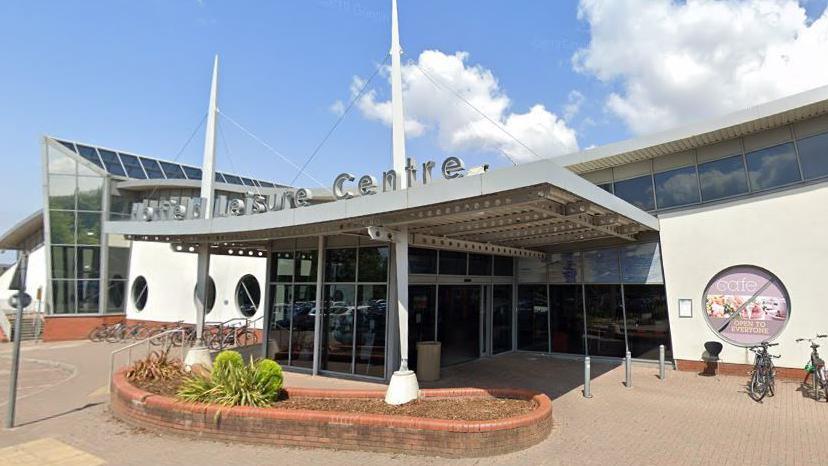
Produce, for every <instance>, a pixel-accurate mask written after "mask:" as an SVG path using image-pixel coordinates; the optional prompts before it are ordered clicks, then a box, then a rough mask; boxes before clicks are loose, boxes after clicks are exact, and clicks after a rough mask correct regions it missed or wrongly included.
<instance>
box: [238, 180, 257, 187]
mask: <svg viewBox="0 0 828 466" xmlns="http://www.w3.org/2000/svg"><path fill="white" fill-rule="evenodd" d="M241 180H242V183H244V185H245V186H252V187H254V188H255V187H256V183H254V182H253V180H251V179H250V178H242V179H241Z"/></svg>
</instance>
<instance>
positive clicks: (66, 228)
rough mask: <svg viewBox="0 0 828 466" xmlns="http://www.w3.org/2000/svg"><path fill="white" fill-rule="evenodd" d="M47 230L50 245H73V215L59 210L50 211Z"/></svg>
mask: <svg viewBox="0 0 828 466" xmlns="http://www.w3.org/2000/svg"><path fill="white" fill-rule="evenodd" d="M49 230H50V239H51V240H52V244H74V243H75V213H74V212H66V211H61V210H50V211H49Z"/></svg>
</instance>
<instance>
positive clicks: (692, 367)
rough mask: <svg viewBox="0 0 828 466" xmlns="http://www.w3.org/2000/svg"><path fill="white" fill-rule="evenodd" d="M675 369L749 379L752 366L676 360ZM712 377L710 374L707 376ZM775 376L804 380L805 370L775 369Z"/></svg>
mask: <svg viewBox="0 0 828 466" xmlns="http://www.w3.org/2000/svg"><path fill="white" fill-rule="evenodd" d="M676 367H677V368H678V370H680V371H686V372H698V373H703V372H713V373H715V374H720V375H733V376H744V377H749V376H750V373H751V371H752V370H753V366H752V365H749V364H732V363H727V362H720V363H714V364H713V366H708V363H706V362H704V361H689V360H686V359H676ZM708 375H712V374H708ZM776 376H777V377H778V378H781V379H788V380H800V381H801V380H803V379H804V378H805V369H804V368H803V369H793V368H790V367H777V368H776Z"/></svg>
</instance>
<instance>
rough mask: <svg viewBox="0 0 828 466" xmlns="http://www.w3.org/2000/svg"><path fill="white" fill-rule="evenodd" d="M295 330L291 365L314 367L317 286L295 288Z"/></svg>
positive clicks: (292, 338)
mask: <svg viewBox="0 0 828 466" xmlns="http://www.w3.org/2000/svg"><path fill="white" fill-rule="evenodd" d="M291 312H292V316H293V330H292V331H291V337H290V342H291V343H290V364H291V365H292V366H297V367H306V368H309V369H310V368H312V367H313V348H314V336H313V335H314V332H313V330H314V325H315V320H316V285H295V286H294V287H293V307H292V309H291Z"/></svg>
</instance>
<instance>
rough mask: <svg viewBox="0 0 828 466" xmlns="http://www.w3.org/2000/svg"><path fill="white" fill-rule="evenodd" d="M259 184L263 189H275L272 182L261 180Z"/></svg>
mask: <svg viewBox="0 0 828 466" xmlns="http://www.w3.org/2000/svg"><path fill="white" fill-rule="evenodd" d="M259 184H260V185H261V186H262V187H263V188H273V187H274V185H273V183H271V182H269V181H261V180H259Z"/></svg>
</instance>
